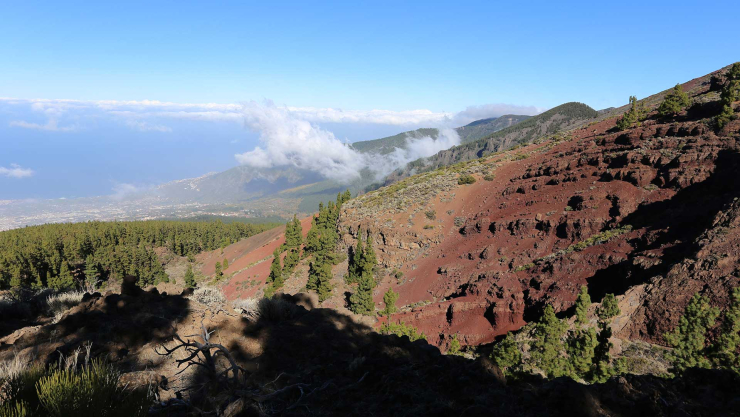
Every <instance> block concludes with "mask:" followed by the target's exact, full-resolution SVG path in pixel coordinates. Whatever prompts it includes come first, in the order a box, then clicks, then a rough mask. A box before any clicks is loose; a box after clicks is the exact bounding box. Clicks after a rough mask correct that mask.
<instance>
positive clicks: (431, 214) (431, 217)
mask: <svg viewBox="0 0 740 417" xmlns="http://www.w3.org/2000/svg"><path fill="white" fill-rule="evenodd" d="M424 215H425V216H427V219H429V220H434V219H436V218H437V212H436V211H434V210H429V211H425V212H424Z"/></svg>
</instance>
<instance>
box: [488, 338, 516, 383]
mask: <svg viewBox="0 0 740 417" xmlns="http://www.w3.org/2000/svg"><path fill="white" fill-rule="evenodd" d="M491 360H493V363H495V364H496V366H498V367H499V368H500V369H501V370H502V371H503V372H504V373H507V374H510V373H511V372H512V370H514V369H516V368H518V367H519V366H520V365H521V364H522V352H521V350H520V349H519V345H518V344H517V342H516V339H515V338H514V334H513V333H511V332H508V333H506V337H505V338H503V339H502V340H501V341H500V342H498V343H496V344H495V345H494V346H493V352H492V353H491Z"/></svg>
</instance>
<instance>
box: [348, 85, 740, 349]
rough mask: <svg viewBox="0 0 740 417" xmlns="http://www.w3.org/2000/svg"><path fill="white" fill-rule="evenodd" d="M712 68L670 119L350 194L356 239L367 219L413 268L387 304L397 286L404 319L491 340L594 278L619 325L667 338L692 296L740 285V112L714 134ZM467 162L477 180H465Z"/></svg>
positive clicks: (624, 331)
mask: <svg viewBox="0 0 740 417" xmlns="http://www.w3.org/2000/svg"><path fill="white" fill-rule="evenodd" d="M708 79H709V77H708V76H707V77H703V78H701V79H697V80H693V81H691V82H689V83H686V84H684V89H685V90H687V91H688V92H689V94H690V96H692V97H693V98H694V100H695V103H696V104H695V105H694V106H693V107H691V108H690V109H689V111H688V112H683V113H681V114H679V115H678V116H676V117H674V118H671V119H670V120H662V119H659V118H657V116H656V115H655V113H654V112H653V113H651V114H650V116H649V118H648V119H647V120H646V121H645V122H644V123H643V124H642V126H640V127H637V128H634V129H631V130H628V131H625V132H616V129H614V127H615V121H616V118H614V117H612V118H609V119H606V120H601V121H599V122H597V123H592V124H591V125H589V126H587V127H583V128H581V129H578V130H575V131H572V132H569V133H568V134H567V135H560V136H556V137H554V138H548V140H543V141H541V142H540V143H539V144H532V145H529V146H527V147H523V148H519V149H516V150H512V151H510V152H507V153H505V154H500V155H494V156H492V157H489V158H484V159H481V160H476V161H471V162H468V163H464V164H460V165H457V166H453V167H448V168H446V169H443V170H440V171H435V172H432V173H426V174H421V175H420V176H417V177H411V178H409V179H407V180H404V181H402V182H400V183H397V184H394V185H391V186H389V187H386V188H383V189H380V190H378V191H375V192H373V193H369V194H366V195H364V196H361V197H359V198H357V199H355V200H352V201H350V202H349V203H347V204H346V205H345V206H344V207H343V210H342V214H341V217H340V225H339V226H340V230H341V231H342V232H343V234H344V235H343V242H344V244H345V245H352V244H354V238H355V235H356V232H357V229H358V226H360V227H361V228H362V230H370V232H371V234H372V236H373V237H374V241H375V246H376V250H377V252H378V257H379V261H380V263H381V264H382V265H383V266H385V267H387V270H388V271H392V270H393V269H395V268H398V269H399V270H400V271H401V272H402V273H403V276H402V277H400V278H398V279H397V278H395V277H391V276H386V277H384V278H383V281H382V283H381V285H380V286H379V288H378V289H377V290H376V292H375V294H376V297H375V299H376V302H380V301H381V300H382V294H383V293H384V292H385V291H386V289H387V288H388V286H389V285H390V286H392V287H393V288H395V289H396V291H398V292H399V293H400V299H399V302H398V305H399V306H401V305H403V306H405V307H404V308H403V309H402V311H401V312H400V313H398V314H396V315H394V316H393V317H392V320H394V321H396V320H401V321H404V322H406V323H408V324H411V325H413V326H416V327H418V328H419V329H420V330H422V331H424V332H425V333H426V334H427V335H428V337H429V339H430V342H437V343H440V344H444V343H445V341H444V337H445V336H444V335H452V334H457V335H458V338H459V339H460V340H461V341H462V342H464V343H466V344H480V343H487V342H491V341H492V340H493V339H494V338H495V337H496V336H498V335H501V334H504V333H505V332H507V331H509V330H512V329H518V328H519V327H521V326H522V325H524V324H525V323H526V322H527V321H528V320H530V319H531V318H532V317H537V315H538V314H539V312H540V311H541V309H542V308H543V306H544V305H545V304H551V305H553V306H554V308H555V310H556V311H557V312H567V311H568V310H570V309H572V307H573V304H574V302H575V298H576V295H577V293H578V290H579V288H580V287H581V286H582V285H587V286H588V289H589V293H590V294H591V297H592V299H593V300H594V301H596V302H598V301H600V300H601V298H602V297H603V296H604V294H606V293H610V292H611V293H615V294H617V295H618V296H619V299H620V305H621V307H622V311H623V314H622V316H620V317H619V318H617V320H616V322H615V327H616V328H617V330H618V332H617V336H620V337H628V338H640V339H644V340H647V341H651V342H657V343H662V341H663V338H662V334H663V333H664V332H666V331H667V330H669V329H671V328H672V327H673V326H675V324H676V323H677V321H678V317H679V314H680V312H681V311H682V309H683V308H684V307H685V305H686V303H687V302H688V299H689V298H690V297H691V295H693V294H694V293H695V292H697V291H700V292H702V293H703V294H705V295H708V296H709V297H711V298H712V299H713V301H714V302H715V303H717V304H719V305H722V304H726V303H727V301H728V291H731V289H732V288H733V287H734V286H737V285H738V284H739V283H740V278H739V276H740V272H739V271H740V270H739V269H738V259H739V257H740V203H739V202H738V197H740V181H738V179H740V141H739V140H738V139H739V136H740V135H739V134H738V131H739V130H740V121H737V120H736V121H734V122H732V123H730V124H729V125H728V126H726V127H725V128H724V129H723V130H722V131H720V132H715V131H714V130H713V127H712V124H711V116H713V115H714V114H716V113H717V112H718V108H717V101H716V100H717V93H716V92H713V91H709V90H710V83H709V80H708ZM655 101H656V100H654V99H653V100H651V101H650V102H651V103H653V102H655ZM462 172H468V173H471V174H472V175H473V176H474V177H475V178H476V179H477V182H476V183H475V184H472V185H458V184H457V178H458V176H459V174H460V173H462ZM486 174H488V175H489V178H488V179H489V180H490V175H493V176H494V179H493V180H491V181H485V180H484V179H483V177H484V176H485V175H486ZM630 228H631V229H630ZM609 231H611V232H609Z"/></svg>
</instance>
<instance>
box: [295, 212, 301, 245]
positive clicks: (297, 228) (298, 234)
mask: <svg viewBox="0 0 740 417" xmlns="http://www.w3.org/2000/svg"><path fill="white" fill-rule="evenodd" d="M293 232H294V235H295V237H294V239H295V242H294V243H295V247H299V246H301V244H303V226H301V221H300V220H298V218H297V217H296V216H295V215H293Z"/></svg>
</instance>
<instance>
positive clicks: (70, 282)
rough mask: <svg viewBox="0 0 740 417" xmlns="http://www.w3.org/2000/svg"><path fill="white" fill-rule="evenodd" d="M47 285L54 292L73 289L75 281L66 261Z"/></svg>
mask: <svg viewBox="0 0 740 417" xmlns="http://www.w3.org/2000/svg"><path fill="white" fill-rule="evenodd" d="M48 285H49V287H50V288H53V289H55V290H66V289H70V288H72V287H74V285H75V280H74V277H73V276H72V273H71V272H70V271H69V265H68V264H67V261H62V265H61V266H60V267H59V274H58V275H56V276H54V277H52V278H50V279H49V280H48Z"/></svg>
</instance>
